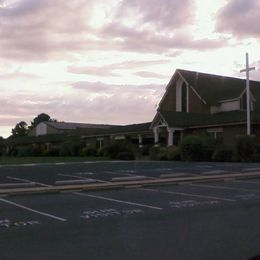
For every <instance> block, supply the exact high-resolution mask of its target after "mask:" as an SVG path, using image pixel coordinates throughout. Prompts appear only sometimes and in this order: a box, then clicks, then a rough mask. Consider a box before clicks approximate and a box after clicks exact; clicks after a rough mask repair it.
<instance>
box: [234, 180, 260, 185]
mask: <svg viewBox="0 0 260 260" xmlns="http://www.w3.org/2000/svg"><path fill="white" fill-rule="evenodd" d="M232 182H238V183H249V184H260V182H259V181H239V180H234V181H232Z"/></svg>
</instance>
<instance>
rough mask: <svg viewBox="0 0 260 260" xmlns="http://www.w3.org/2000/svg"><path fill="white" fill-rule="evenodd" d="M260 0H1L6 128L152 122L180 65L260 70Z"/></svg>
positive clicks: (2, 130) (259, 76)
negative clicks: (40, 121)
mask: <svg viewBox="0 0 260 260" xmlns="http://www.w3.org/2000/svg"><path fill="white" fill-rule="evenodd" d="M259 17H260V1H259V0H218V1H212V0H70V1H64V0H0V90H1V95H0V104H1V106H0V136H4V137H7V136H9V135H10V134H11V129H12V128H13V127H14V126H15V124H16V123H18V122H20V121H26V122H27V123H28V124H30V122H31V120H32V119H33V118H34V117H36V116H37V115H38V114H40V113H43V112H44V113H47V114H49V115H50V116H51V117H52V118H55V119H57V120H59V121H67V122H82V123H109V124H128V123H141V122H149V121H151V120H152V119H153V116H154V114H155V111H156V105H157V104H158V103H159V101H160V98H161V97H162V95H163V93H164V90H165V87H166V85H167V83H168V82H169V80H170V78H171V76H172V74H173V73H174V71H175V70H176V69H177V68H181V69H188V70H195V71H201V72H208V73H213V74H220V75H228V76H235V77H245V75H244V74H241V73H240V72H239V71H240V70H241V69H243V68H244V67H245V53H246V52H248V53H249V57H250V65H251V66H255V67H256V70H255V71H252V72H251V79H254V80H260V71H259V69H258V68H260V26H259Z"/></svg>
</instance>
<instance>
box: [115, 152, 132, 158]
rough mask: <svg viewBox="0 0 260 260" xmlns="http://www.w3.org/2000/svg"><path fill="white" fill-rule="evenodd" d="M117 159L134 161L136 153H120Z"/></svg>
mask: <svg viewBox="0 0 260 260" xmlns="http://www.w3.org/2000/svg"><path fill="white" fill-rule="evenodd" d="M116 159H118V160H134V159H135V156H134V153H133V152H131V151H129V152H119V153H118V154H117V156H116Z"/></svg>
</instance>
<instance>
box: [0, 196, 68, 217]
mask: <svg viewBox="0 0 260 260" xmlns="http://www.w3.org/2000/svg"><path fill="white" fill-rule="evenodd" d="M0 201H2V202H5V203H7V204H10V205H13V206H16V207H18V208H21V209H25V210H27V211H30V212H34V213H37V214H40V215H43V216H45V217H49V218H53V219H56V220H59V221H67V219H65V218H60V217H57V216H54V215H51V214H49V213H45V212H42V211H38V210H35V209H32V208H28V207H26V206H23V205H21V204H17V203H15V202H12V201H10V200H6V199H3V198H0Z"/></svg>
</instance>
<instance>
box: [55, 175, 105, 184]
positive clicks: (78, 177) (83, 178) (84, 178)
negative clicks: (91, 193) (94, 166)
mask: <svg viewBox="0 0 260 260" xmlns="http://www.w3.org/2000/svg"><path fill="white" fill-rule="evenodd" d="M58 175H59V176H64V177H74V178H77V179H81V180H90V179H91V180H93V181H96V182H101V183H109V181H102V180H98V179H93V178H86V177H81V176H77V175H73V174H63V173H59V174H58Z"/></svg>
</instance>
